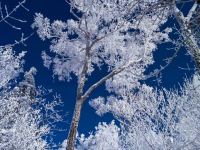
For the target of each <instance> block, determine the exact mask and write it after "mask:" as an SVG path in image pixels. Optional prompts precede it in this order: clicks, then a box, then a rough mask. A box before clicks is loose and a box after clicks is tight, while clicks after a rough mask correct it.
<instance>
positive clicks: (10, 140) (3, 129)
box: [0, 68, 62, 150]
mask: <svg viewBox="0 0 200 150" xmlns="http://www.w3.org/2000/svg"><path fill="white" fill-rule="evenodd" d="M35 73H36V69H35V68H32V69H31V70H30V71H29V72H26V73H25V79H24V81H23V82H21V83H20V84H19V86H15V87H14V89H12V90H10V89H4V91H2V92H1V95H0V149H21V150H26V149H30V150H33V149H47V148H49V147H50V146H53V145H51V144H53V143H51V141H47V140H48V138H47V137H48V136H49V134H51V132H52V129H53V126H52V125H53V124H51V123H52V120H53V121H61V120H62V118H61V117H60V115H59V114H58V113H57V112H56V110H55V107H56V106H58V105H60V102H59V101H56V99H54V102H52V103H46V102H45V100H44V99H41V95H38V94H40V93H41V92H42V91H41V90H39V91H41V92H39V91H36V87H35V80H34V77H33V75H34V74H35Z"/></svg>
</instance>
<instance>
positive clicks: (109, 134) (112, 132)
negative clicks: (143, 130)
mask: <svg viewBox="0 0 200 150" xmlns="http://www.w3.org/2000/svg"><path fill="white" fill-rule="evenodd" d="M119 132H120V129H119V128H118V127H117V126H116V125H115V123H114V121H112V122H111V123H110V124H106V123H99V125H98V126H97V127H95V134H93V133H91V134H90V135H89V136H88V137H85V135H83V134H81V135H80V136H79V137H78V143H79V145H78V146H77V150H86V149H87V150H97V149H98V150H117V149H121V148H120V145H119V143H118V142H119Z"/></svg>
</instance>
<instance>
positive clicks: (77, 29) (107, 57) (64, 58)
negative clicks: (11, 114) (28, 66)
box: [33, 0, 170, 150]
mask: <svg viewBox="0 0 200 150" xmlns="http://www.w3.org/2000/svg"><path fill="white" fill-rule="evenodd" d="M69 5H70V7H71V9H70V11H71V13H72V14H73V16H74V19H69V20H67V21H66V22H63V21H58V20H56V21H54V22H53V23H50V20H49V19H48V18H45V17H44V16H43V15H42V14H39V13H37V14H36V17H35V21H34V24H33V28H37V32H38V35H39V36H40V38H41V39H42V40H45V39H49V40H51V42H52V44H51V46H50V51H51V52H53V53H54V54H55V55H56V56H55V57H53V58H51V57H50V56H48V55H47V54H46V52H44V53H43V54H42V57H43V59H44V65H45V66H47V67H49V68H52V70H53V73H54V75H58V77H59V79H60V80H65V79H66V80H68V81H69V80H70V79H71V75H72V74H74V75H76V76H77V78H78V79H77V84H78V88H77V96H76V105H75V110H74V115H73V119H72V122H71V127H70V131H69V136H68V144H67V149H68V150H72V149H74V148H73V147H74V141H75V138H76V133H77V127H78V122H79V119H80V114H81V109H82V107H83V104H84V102H85V101H87V100H88V98H89V96H90V95H91V93H92V92H93V91H94V90H95V89H96V88H97V87H99V86H100V85H101V84H103V83H104V82H105V81H107V88H108V89H109V90H112V89H113V88H115V89H116V90H117V89H120V87H123V86H125V87H129V88H132V87H133V86H137V85H138V80H139V79H141V77H143V72H144V70H145V68H146V67H147V66H148V64H151V63H153V58H152V51H154V50H155V49H156V46H157V44H158V43H160V42H165V41H168V40H169V38H168V33H169V32H170V29H166V30H161V29H160V28H159V27H160V26H161V25H163V24H164V23H165V22H166V21H167V16H168V12H167V11H164V12H163V13H162V19H160V18H158V17H157V14H156V13H154V12H148V13H141V12H142V10H145V9H146V7H147V6H148V5H151V2H150V1H144V2H142V3H140V2H139V1H132V0H129V1H117V0H116V1H105V2H103V1H79V0H73V1H70V2H69ZM158 9H159V8H158ZM166 9H167V8H166ZM160 11H161V10H160ZM77 12H78V13H77ZM105 66H106V67H107V68H108V74H107V75H106V76H104V77H102V79H100V80H99V81H98V82H96V83H94V84H93V85H92V86H90V87H89V88H88V89H86V90H84V87H85V85H86V81H87V78H88V77H89V76H91V75H92V72H93V71H94V70H96V68H97V67H99V69H100V68H102V67H105ZM117 81H120V82H117ZM121 92H123V91H121Z"/></svg>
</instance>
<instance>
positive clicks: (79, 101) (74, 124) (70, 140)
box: [66, 99, 83, 150]
mask: <svg viewBox="0 0 200 150" xmlns="http://www.w3.org/2000/svg"><path fill="white" fill-rule="evenodd" d="M82 106H83V100H82V99H77V101H76V105H75V110H74V114H73V118H72V122H71V127H70V130H69V135H68V139H67V147H66V150H74V144H75V139H76V134H77V128H78V124H79V120H80V115H81V109H82Z"/></svg>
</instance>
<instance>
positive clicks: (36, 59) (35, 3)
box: [0, 0, 194, 142]
mask: <svg viewBox="0 0 200 150" xmlns="http://www.w3.org/2000/svg"><path fill="white" fill-rule="evenodd" d="M0 1H1V3H2V5H5V4H6V5H7V7H8V10H10V9H12V8H13V7H14V6H15V5H16V4H17V3H18V2H20V0H0ZM25 6H26V7H27V8H28V9H29V10H30V11H29V12H26V11H25V10H24V9H19V11H17V12H16V13H15V15H14V16H16V17H18V18H22V19H24V20H26V21H27V23H18V22H15V21H12V23H13V24H15V25H16V26H18V27H21V28H22V29H21V31H20V30H15V29H12V28H11V27H10V26H8V25H7V24H5V23H0V45H5V44H10V43H13V42H14V40H19V39H20V36H21V33H24V35H25V36H28V35H30V34H31V33H33V32H34V33H35V31H34V30H33V29H32V28H31V24H32V23H33V19H34V14H35V13H37V12H40V13H42V14H43V15H44V16H46V17H48V18H49V19H50V20H52V21H53V20H62V21H65V20H67V19H69V18H71V17H72V16H71V15H70V13H69V6H68V5H67V3H66V2H65V0H27V3H26V4H25ZM185 9H186V10H187V8H185ZM174 24H175V22H174V21H173V19H171V20H170V21H169V22H168V24H167V25H171V26H173V25H174ZM171 36H172V37H173V38H175V36H174V35H171ZM26 45H27V46H24V45H18V46H16V47H15V48H14V50H15V51H16V53H18V52H20V51H22V50H25V51H27V54H26V56H25V64H24V70H25V71H27V70H28V69H29V68H30V67H32V66H34V67H36V68H37V70H38V73H37V76H36V84H37V85H42V86H44V87H45V88H47V89H53V91H54V92H57V93H58V94H61V96H62V100H63V102H64V109H63V112H64V113H68V115H67V122H68V123H67V124H65V126H63V128H65V129H67V131H68V129H69V125H70V121H71V117H72V113H73V109H74V104H75V94H76V87H77V84H76V78H73V79H72V80H71V81H70V82H63V81H58V79H57V78H56V77H54V78H53V77H52V71H51V70H48V69H47V68H45V67H44V66H43V63H42V59H41V52H42V51H44V50H48V49H49V42H48V41H45V42H43V41H41V40H40V39H39V37H38V35H37V34H36V33H35V34H34V35H33V36H32V37H31V38H30V39H29V40H28V41H26ZM169 47H170V45H169V44H162V45H159V46H158V48H159V49H158V50H157V51H156V52H155V53H154V57H155V64H154V65H152V66H150V67H149V68H148V71H147V73H148V72H150V71H152V69H153V68H156V67H158V66H160V65H161V64H163V61H162V60H163V58H167V57H169V56H172V55H173V53H174V51H169V50H167V48H169ZM187 65H189V66H191V68H193V65H194V64H193V61H192V60H191V58H190V56H188V55H186V50H185V49H181V50H180V51H179V53H178V56H177V57H176V58H175V60H174V61H173V62H172V63H171V64H170V65H169V66H168V67H167V68H166V69H165V70H164V71H163V73H162V75H163V76H162V78H161V81H162V82H161V83H160V84H157V82H156V81H155V79H154V78H151V79H148V81H145V82H146V83H147V84H150V85H152V86H154V87H158V88H159V87H161V86H162V87H165V88H167V89H169V88H173V87H175V86H176V87H177V86H178V85H179V84H180V85H181V84H182V82H183V80H184V78H185V77H186V76H188V77H190V75H191V73H192V71H188V70H183V69H180V67H182V68H186V67H187ZM105 74H106V71H105V70H104V69H102V70H101V71H99V70H97V71H95V72H94V73H93V74H92V77H91V78H90V79H89V82H88V84H91V83H92V82H94V81H97V80H98V79H100V78H101V77H102V76H103V75H105ZM106 94H107V93H106V92H105V89H104V86H101V87H99V88H98V89H97V90H96V91H95V92H94V94H93V95H92V96H91V97H90V99H91V98H94V97H97V96H103V95H106ZM112 119H113V118H112V116H111V115H110V114H107V115H105V116H104V117H99V116H97V115H96V114H95V111H94V110H93V109H92V108H91V107H90V106H89V105H88V102H86V103H85V106H84V108H83V112H82V116H81V121H80V125H79V133H87V132H89V131H92V130H93V129H94V126H95V125H97V124H98V122H99V121H108V122H110V121H111V120H112ZM67 131H66V132H56V136H55V139H56V140H57V141H58V142H62V140H64V139H65V138H66V137H67Z"/></svg>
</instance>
